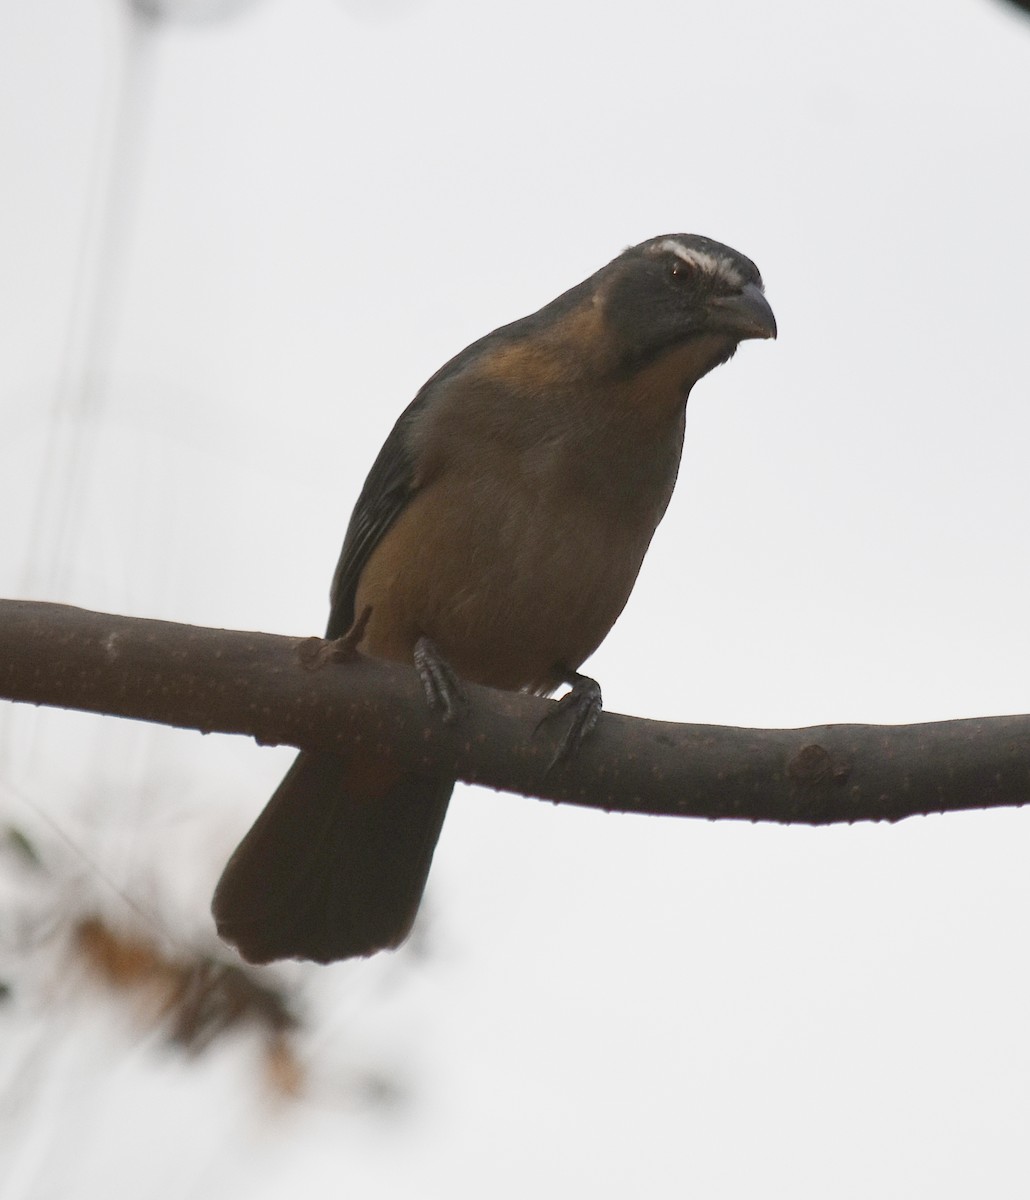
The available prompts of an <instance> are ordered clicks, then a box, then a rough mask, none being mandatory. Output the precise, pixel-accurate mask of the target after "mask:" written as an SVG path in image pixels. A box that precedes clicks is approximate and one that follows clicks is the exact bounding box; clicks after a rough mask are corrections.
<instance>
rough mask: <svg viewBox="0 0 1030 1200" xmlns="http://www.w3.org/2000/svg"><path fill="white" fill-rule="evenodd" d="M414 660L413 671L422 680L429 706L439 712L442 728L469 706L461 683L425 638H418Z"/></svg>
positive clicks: (438, 652) (434, 647)
mask: <svg viewBox="0 0 1030 1200" xmlns="http://www.w3.org/2000/svg"><path fill="white" fill-rule="evenodd" d="M413 657H414V660H415V670H416V671H417V672H418V677H419V679H421V680H422V687H423V688H424V689H425V693H426V701H427V703H428V704H429V707H430V708H431V709H433V711H434V712H438V713H440V715H441V717H442V718H443V721H444V724H445V725H450V724H451V723H452V722H454V721H456V720H457V719H458V718H459V717H460V716H461V715H462V714H463V713H464V712H465V710H466V709H467V708H468V706H469V702H468V696H466V695H465V689H464V688H463V687H462V685H461V680H460V679H459V678H458V676H457V675H456V674H455V673H454V671H453V670H452V668H451V666H450V664H449V663H448V662H447V660H446V659H445V658H444V657H443V655H442V654H441V653H440V651H439V650H438V649H437V648H436V645H435V644H434V643H433V642H432V641H430V639H429V638H427V637H420V638H419V639H418V641H417V642H416V643H415V652H414V655H413Z"/></svg>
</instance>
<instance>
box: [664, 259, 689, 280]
mask: <svg viewBox="0 0 1030 1200" xmlns="http://www.w3.org/2000/svg"><path fill="white" fill-rule="evenodd" d="M669 278H670V279H672V280H674V281H675V282H676V283H687V282H689V281H690V280H691V279H693V278H694V268H693V267H692V266H691V265H690V263H688V262H684V261H683V259H682V258H672V259H670V260H669Z"/></svg>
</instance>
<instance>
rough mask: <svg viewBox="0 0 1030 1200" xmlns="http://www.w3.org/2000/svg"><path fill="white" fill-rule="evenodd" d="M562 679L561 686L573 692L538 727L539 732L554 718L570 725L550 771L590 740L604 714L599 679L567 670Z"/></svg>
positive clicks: (550, 763)
mask: <svg viewBox="0 0 1030 1200" xmlns="http://www.w3.org/2000/svg"><path fill="white" fill-rule="evenodd" d="M559 678H560V679H561V681H562V683H567V684H569V685H570V690H569V691H568V692H567V693H566V694H565V695H564V696H562V698H561V699H560V700H559V701H558V702H557V704H555V705H554V707H553V708H552V709H551V710H550V712H548V713H547V714H546V716H544V717H542V718H541V719H540V721H539V723H538V724H537V729H540V727H541V726H542V725H544V724H545V723H546V722H549V721H552V720H554V719H555V718H565V717H568V722H569V723H568V726H567V728H566V730H565V733H564V734H563V735H562V739H561V742H560V743H559V745H558V749H557V750H556V751H555V754H554V758H552V759H551V761H550V762H549V763H548V764H547V770H548V771H551V770H553V769H554V768H555V767H556V766H558V764H559V763H562V762H564V761H565V760H566V759H567V758H568V757H569V756H570V755H571V754H573V753H574V752H575V751H576V750H577V749H578V748H579V746H580V745H581V744H582V742H583V741H584V739H585V738H587V737H589V735H590V732H591V730H592V729H593V728H594V726H595V725H596V724H597V718H598V717H599V716H600V715H601V685H600V684H599V683H598V682H597V680H596V679H591V678H590V676H589V675H581V674H580V673H579V672H578V671H570V670H568V669H567V668H565V667H563V668H562V669H561V672H560V676H559Z"/></svg>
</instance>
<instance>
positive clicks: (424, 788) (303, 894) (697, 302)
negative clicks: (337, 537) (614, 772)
mask: <svg viewBox="0 0 1030 1200" xmlns="http://www.w3.org/2000/svg"><path fill="white" fill-rule="evenodd" d="M775 336H776V321H775V318H774V317H773V313H772V309H771V308H770V307H769V304H768V302H767V301H766V299H765V296H764V291H763V286H762V279H761V276H760V275H759V273H758V269H757V268H756V267H755V265H754V263H752V262H751V260H750V259H748V258H745V257H744V256H743V255H742V254H738V253H737V251H735V250H731V249H730V248H729V247H728V246H724V245H721V244H720V243H719V242H715V241H712V240H710V239H709V238H705V237H698V236H695V235H691V234H668V235H665V236H662V237H656V238H651V239H650V240H649V241H646V242H642V243H641V244H640V245H638V246H632V247H631V248H630V249H628V250H626V251H625V252H624V253H623V254H620V255H619V257H618V258H616V259H614V260H613V261H612V262H610V263H609V264H608V265H607V266H605V267H602V268H601V270H599V271H598V272H596V274H594V275H591V276H590V278H589V279H586V280H584V281H583V282H582V283H580V284H578V285H577V286H576V287H574V288H572V289H571V290H570V291H567V292H565V293H564V294H563V295H561V296H559V297H558V298H557V299H556V300H552V301H551V303H550V304H547V305H545V306H544V307H543V308H541V309H540V310H539V312H535V313H533V314H532V315H531V316H528V317H523V318H522V320H519V321H515V322H513V323H512V324H510V325H504V326H502V327H501V328H500V329H496V330H494V332H493V333H488V334H487V335H486V336H485V337H483V338H480V339H479V340H478V341H477V342H473V344H472V345H471V346H469V347H468V348H467V349H465V350H463V351H462V352H461V353H460V354H458V355H457V356H456V357H455V358H452V359H451V360H450V362H448V363H447V364H445V365H444V366H443V367H441V368H440V370H439V371H437V373H436V374H435V375H434V376H433V377H432V378H431V379H430V380H429V381H428V383H426V384H425V386H424V387H423V388H422V390H421V391H420V392H419V393H418V395H417V396H416V397H415V399H414V400H413V401H412V403H411V404H410V405H409V406H408V407H407V408H406V409H405V411H404V412H403V413H402V414H401V416H400V418H399V419H398V421H397V423H396V425H394V427H393V431H392V432H391V433H390V435H389V437H388V438H387V440H386V443H385V445H384V446H383V448H382V450H381V451H380V453H379V457H378V458H377V459H376V461H375V464H374V465H373V467H372V470H371V472H370V473H369V476H368V479H367V480H366V481H365V486H364V488H363V489H362V491H361V495H360V496H359V497H358V502H357V506H356V508H355V510H354V514H353V516H352V517H351V521H350V526H349V527H348V529H347V535H346V538H345V540H344V544H343V551H342V554H341V556H340V561H339V565H338V566H337V568H336V575H335V578H334V579H333V585H332V609H331V612H330V616H329V626H328V629H327V631H326V636H327V637H329V638H336V637H339V636H341V635H343V634H346V633H347V632H348V631H349V630H350V629H351V627H352V625H353V623H354V622H355V619H356V618H357V619H360V618H362V616H363V615H364V616H365V617H366V618H367V624H366V625H365V628H364V633H363V636H362V639H361V642H360V649H361V651H362V652H364V653H366V654H368V655H371V656H373V657H376V658H385V659H394V660H396V661H399V662H409V663H410V662H412V661H413V660H414V661H415V663H416V666H417V667H418V669H419V671H420V673H421V674H422V676H423V680H424V682H425V683H426V684H427V690H428V691H429V692H430V694H431V695H436V696H442V698H443V700H444V701H445V702H446V701H447V700H448V698H449V697H450V696H451V695H452V694H453V690H454V689H453V687H452V686H451V682H450V681H451V679H452V676H451V671H453V672H454V673H455V675H456V676H457V677H458V678H459V679H465V680H469V681H471V682H474V683H478V684H484V685H486V686H488V687H495V688H507V689H512V690H516V689H524V690H526V691H531V692H536V693H538V694H542V695H545V694H547V693H550V692H552V691H554V690H555V689H556V688H557V687H559V686H560V685H562V684H563V683H569V684H571V685H572V691H571V693H570V695H569V697H566V700H567V701H569V703H568V705H567V707H568V708H569V710H570V711H571V728H570V732H569V739H568V740H569V743H570V744H572V743H574V742H575V740H576V738H577V737H580V736H582V735H583V734H584V733H585V732H586V731H588V730H589V727H590V725H591V723H592V721H593V720H594V719H596V714H597V712H598V710H599V707H600V690H599V689H598V688H597V685H596V684H595V683H594V682H593V680H590V679H587V678H586V677H585V676H582V675H580V674H578V668H579V666H580V664H581V663H582V662H583V661H584V660H585V659H586V658H587V657H588V656H589V655H590V654H592V653H593V651H594V650H596V649H597V647H598V646H599V645H600V643H601V641H602V640H603V639H604V637H605V635H606V634H607V633H608V630H609V629H610V628H611V627H612V625H613V623H614V622H615V619H616V618H617V617H618V615H619V613H620V612H621V611H622V609H623V606H624V605H625V603H626V601H627V599H628V598H629V594H630V591H631V589H632V587H633V584H634V582H635V581H636V577H637V572H638V571H639V569H640V564H641V562H642V560H643V557H644V554H645V552H646V550H647V547H648V545H649V543H650V541H651V537H652V535H653V534H654V531H655V528H656V527H657V525H658V522H659V521H660V520H661V519H662V516H663V514H664V513H665V509H666V506H667V505H668V503H669V498H670V497H671V495H672V491H673V486H674V484H675V482H676V474H677V471H678V468H679V462H680V453H681V450H682V445H683V426H684V416H685V408H686V401H687V397H688V396H689V395H690V391H691V388H693V386H694V384H695V383H697V381H698V380H699V379H700V378H701V377H702V376H703V375H706V374H707V373H708V372H709V371H711V370H712V369H713V367H717V366H718V365H719V364H720V363H723V362H726V360H727V359H729V358H730V357H731V356H732V355H733V353H734V351H735V350H736V348H737V344H738V343H739V342H741V341H743V340H744V339H746V338H770V337H775ZM453 786H454V781H453V780H452V779H442V778H424V777H421V776H419V775H416V774H413V773H406V772H404V771H402V770H401V769H399V768H398V767H396V766H393V765H391V764H389V763H386V762H382V761H378V760H377V759H376V758H375V757H374V756H373V755H370V754H369V753H368V751H367V750H364V749H359V748H355V750H354V752H353V753H350V754H345V755H338V756H337V755H332V754H323V753H314V752H308V751H303V752H301V754H300V755H298V757H297V759H296V761H295V762H294V764H293V766H292V767H291V769H290V771H289V772H288V774H287V775H286V777H285V779H284V780H283V781H282V783H281V784H280V786H279V788H278V790H277V791H276V792H275V794H274V795H273V796H272V798H271V800H270V801H269V802H268V805H267V807H266V808H265V810H264V812H263V813H262V814H261V816H260V817H259V818H258V820H257V822H256V823H255V824H254V826H253V828H252V829H251V830H250V832H249V833H248V834H247V836H246V837H245V838H244V840H243V841H242V843H241V844H240V846H239V847H238V848H237V850H236V852H235V853H234V854H233V856H232V858H231V859H230V861H229V863H228V865H227V866H226V868H225V872H224V873H223V875H222V878H221V881H220V882H219V884H218V888H217V890H216V892H215V897H214V903H213V911H214V916H215V921H216V924H217V926H218V931H219V933H220V934H221V935H222V937H223V938H225V939H226V940H228V941H230V942H232V943H234V944H235V945H236V946H237V947H238V949H239V951H240V953H241V954H242V955H243V957H244V958H246V959H249V960H250V961H251V962H269V961H271V960H272V959H277V958H307V959H314V960H316V961H318V962H332V961H333V960H335V959H341V958H349V957H352V956H355V955H367V954H373V953H374V952H375V951H377V950H382V949H384V948H387V947H394V946H397V945H399V944H400V943H401V942H402V941H403V940H404V938H405V937H406V936H407V934H408V932H409V931H410V929H411V926H412V923H413V921H414V919H415V913H416V911H417V910H418V906H419V902H420V900H421V898H422V892H423V889H424V887H425V882H426V877H427V875H428V873H429V864H430V861H431V859H432V856H433V850H434V848H435V846H436V842H437V838H438V837H439V835H440V827H441V824H442V822H443V819H444V814H445V812H446V810H447V803H448V800H449V799H450V795H451V791H452V788H453Z"/></svg>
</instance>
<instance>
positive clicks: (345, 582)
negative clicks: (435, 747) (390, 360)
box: [325, 388, 427, 638]
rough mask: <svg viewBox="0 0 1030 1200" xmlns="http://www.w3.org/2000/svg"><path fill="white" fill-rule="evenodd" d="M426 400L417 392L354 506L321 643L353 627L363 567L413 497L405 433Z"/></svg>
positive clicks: (411, 460)
mask: <svg viewBox="0 0 1030 1200" xmlns="http://www.w3.org/2000/svg"><path fill="white" fill-rule="evenodd" d="M426 395H427V389H426V388H423V389H422V391H421V392H419V394H418V395H417V396H416V397H415V399H414V400H413V401H412V402H411V403H410V404H409V405H408V407H407V408H406V409H405V410H404V412H403V413H401V415H400V417H398V419H397V423H396V425H394V427H393V429H392V430H391V431H390V436H389V437H388V438H387V439H386V441H385V442H384V443H383V448H382V449H381V450H380V451H379V456H378V457H377V458H376V460H375V462H374V463H373V464H372V470H371V471H369V473H368V478H367V479H366V480H365V486H364V487H363V488H362V489H361V495H360V496H359V497H358V502H357V504H356V505H355V506H354V512H353V514H352V515H351V519H350V524H349V525H348V526H347V534H346V536H345V537H344V539H343V549H342V550H341V551H340V561H339V562H338V563H337V564H336V573H335V574H334V576H333V584H332V588H331V589H330V593H329V595H330V602H331V607H330V610H329V625H328V627H327V628H326V631H325V635H326V637H327V638H335V637H341V636H342V635H343V634H345V633H346V632H347V630H348V629H350V627H351V625H352V624H353V623H354V595H355V593H356V592H357V590H358V580H359V578H360V577H361V572H362V571H363V570H364V568H365V563H367V562H368V559H369V556H370V555H371V553H372V551H373V550H374V549H375V548H376V546H377V545H378V544H379V540H380V538H382V536H383V535H384V534H385V533H386V531H387V530H388V529H389V528H390V526H391V525H392V524H393V523H394V521H396V519H397V518H398V516H400V514H401V512H403V510H404V508H405V506H406V505H407V503H408V501H409V500H410V499H411V497H412V496H413V495H414V493H415V486H414V478H415V463H414V456H413V454H412V451H411V448H410V446H409V438H408V434H409V430H410V428H411V423H412V419H413V418H414V417H415V415H416V414H417V412H418V411H419V409H421V407H422V406H423V405H424V404H425V402H426Z"/></svg>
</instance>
